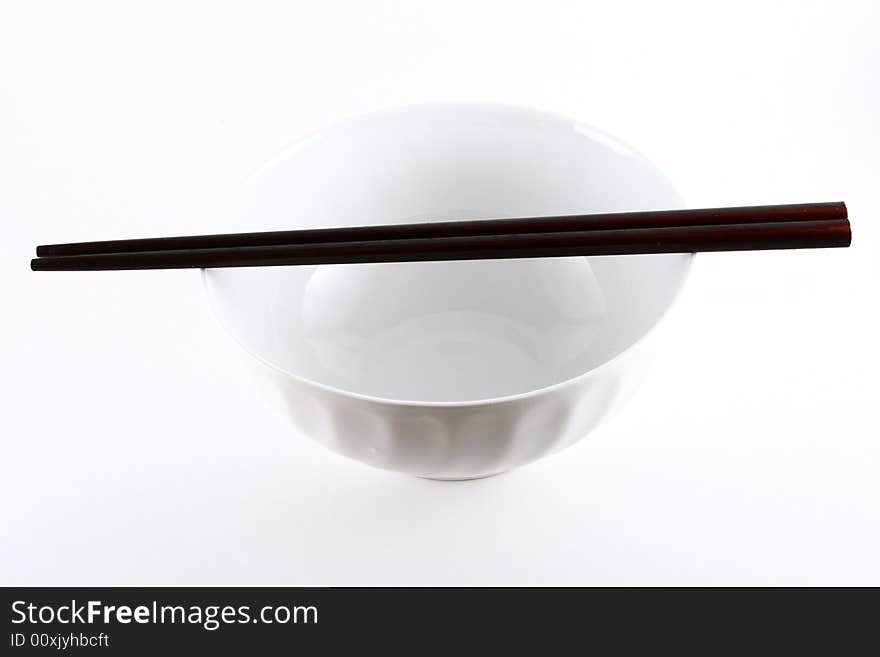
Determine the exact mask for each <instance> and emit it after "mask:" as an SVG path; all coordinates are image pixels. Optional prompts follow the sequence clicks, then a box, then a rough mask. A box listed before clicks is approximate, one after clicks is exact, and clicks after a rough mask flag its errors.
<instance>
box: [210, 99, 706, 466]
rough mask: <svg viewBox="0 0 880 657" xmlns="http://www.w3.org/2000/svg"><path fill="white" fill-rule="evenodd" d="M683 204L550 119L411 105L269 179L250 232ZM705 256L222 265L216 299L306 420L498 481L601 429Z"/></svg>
mask: <svg viewBox="0 0 880 657" xmlns="http://www.w3.org/2000/svg"><path fill="white" fill-rule="evenodd" d="M674 207H682V202H681V199H680V198H679V196H678V194H677V193H676V192H675V190H674V189H673V187H672V186H671V185H670V183H669V182H668V181H667V180H666V178H665V177H664V176H663V175H662V173H661V172H660V171H659V170H658V169H657V168H656V167H654V166H653V165H651V164H650V163H649V162H647V161H646V160H645V159H644V158H643V157H641V156H640V155H638V154H637V153H635V152H634V151H633V150H632V149H630V148H628V147H627V146H625V145H623V144H621V143H620V142H619V141H617V140H616V139H613V138H611V137H609V136H608V135H606V134H604V133H602V132H599V131H597V130H595V129H593V128H590V127H588V126H585V125H583V124H580V123H576V122H574V121H571V120H568V119H565V118H561V117H557V116H553V115H548V114H546V113H543V112H539V111H534V110H527V109H520V108H511V107H504V106H495V105H485V104H440V105H422V106H414V107H406V108H402V109H396V110H390V111H384V112H379V113H375V114H370V115H367V116H364V117H361V118H356V119H353V120H350V121H347V122H344V123H341V124H339V125H337V126H335V127H332V128H330V129H328V130H325V131H323V132H321V133H319V134H316V135H314V136H312V137H310V138H308V139H306V140H304V141H303V142H302V143H300V144H298V145H296V146H295V147H293V148H291V149H290V150H288V151H287V152H285V153H283V154H282V155H281V156H280V157H278V158H276V159H275V160H274V161H273V162H271V163H270V164H268V165H267V166H266V167H264V168H263V169H262V170H261V171H260V172H258V173H257V174H256V175H255V176H254V177H253V178H252V179H251V181H250V182H249V183H248V184H247V185H246V186H245V189H244V190H243V191H242V193H241V194H240V195H239V196H238V198H237V199H236V202H235V203H233V204H232V208H233V209H232V211H231V214H232V217H231V218H230V230H238V231H252V230H253V231H256V230H283V229H292V228H313V227H327V226H344V225H353V224H381V223H386V224H387V223H404V222H417V221H439V220H451V219H463V218H502V217H520V216H540V215H561V214H575V213H586V212H608V211H626V210H636V209H638V210H646V209H666V208H674ZM690 261H691V255H688V254H682V255H644V256H614V257H597V258H586V257H574V258H546V259H517V260H493V261H461V262H438V263H391V264H370V265H335V266H305V267H265V268H246V269H245V268H242V269H209V270H205V272H204V281H205V287H206V289H207V294H208V297H209V299H210V303H211V306H212V308H213V310H214V312H215V314H216V315H217V317H218V318H219V320H220V322H221V324H222V325H223V326H224V327H225V328H226V330H227V331H228V332H229V333H230V334H232V336H233V337H234V338H235V339H236V340H237V341H238V342H239V344H240V345H241V346H242V347H244V349H245V350H246V351H248V352H249V353H250V354H251V355H252V356H254V357H255V358H254V359H253V362H254V363H255V364H257V365H258V367H257V369H258V370H259V374H258V375H259V376H260V377H261V378H263V379H264V380H265V381H267V382H269V384H270V386H269V388H270V389H271V390H273V391H274V392H273V394H276V395H277V396H278V397H279V398H280V401H281V402H282V403H283V404H284V405H286V408H287V409H288V411H289V415H290V418H291V419H292V420H293V424H294V425H295V427H296V428H297V429H299V430H300V431H301V432H302V433H304V434H306V435H308V436H311V437H312V438H315V439H317V440H318V441H320V442H321V443H323V444H324V445H325V446H327V447H328V448H330V449H332V450H333V451H335V452H338V453H339V454H342V455H344V456H348V457H350V458H353V459H356V460H358V461H361V462H363V463H366V464H369V465H372V466H376V467H379V468H385V469H388V470H396V471H400V472H405V473H410V474H414V475H418V476H422V477H431V478H438V479H468V478H474V477H482V476H487V475H492V474H497V473H500V472H503V471H505V470H509V469H511V468H515V467H517V466H520V465H523V464H525V463H528V462H530V461H534V460H535V459H538V458H540V457H542V456H545V455H547V454H551V453H553V452H556V451H558V450H560V449H563V448H564V447H567V446H569V445H571V444H572V443H574V442H575V441H577V440H579V439H580V438H582V437H583V436H585V435H586V434H587V433H589V432H590V431H591V430H592V429H594V428H595V427H596V426H597V425H598V424H599V423H600V422H601V420H602V418H603V417H605V416H606V415H607V414H608V412H609V411H610V410H611V409H612V408H613V407H615V406H616V405H618V403H619V402H620V401H621V400H622V399H624V398H625V397H626V396H627V393H628V392H629V391H630V390H632V389H633V387H634V386H635V384H636V383H637V382H638V380H639V378H640V372H641V369H642V365H643V361H644V356H645V355H646V351H647V349H646V345H645V337H646V335H647V334H648V333H649V331H650V330H651V328H652V327H653V326H654V325H655V324H656V323H657V322H658V320H659V319H660V318H661V316H662V315H663V314H664V313H665V311H666V310H667V308H668V307H669V305H670V304H671V303H672V301H673V299H674V297H675V296H676V293H677V291H678V290H679V288H680V286H681V285H682V282H683V280H684V279H685V277H686V275H687V272H688V268H689V264H690Z"/></svg>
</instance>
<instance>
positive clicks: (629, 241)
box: [31, 203, 851, 271]
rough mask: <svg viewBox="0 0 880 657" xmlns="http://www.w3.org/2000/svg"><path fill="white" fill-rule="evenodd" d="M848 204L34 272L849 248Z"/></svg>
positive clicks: (154, 250) (647, 216) (429, 235)
mask: <svg viewBox="0 0 880 657" xmlns="http://www.w3.org/2000/svg"><path fill="white" fill-rule="evenodd" d="M850 241H851V233H850V225H849V221H848V220H847V211H846V205H844V204H843V203H806V204H799V205H765V206H752V207H739V208H714V209H701V210H663V211H653V212H625V213H613V214H586V215H569V216H561V217H534V218H524V219H484V220H475V221H445V222H437V223H420V224H399V225H381V226H355V227H346V228H320V229H312V230H292V231H276V232H261V233H231V234H221V235H194V236H186V237H158V238H149V239H133V240H114V241H103V242H78V243H72V244H49V245H42V246H38V247H37V256H38V257H37V258H36V259H34V260H31V269H33V270H34V271H77V270H118V269H182V268H191V267H267V266H276V265H328V264H352V263H371V262H419V261H432V260H483V259H498V258H548V257H563V256H602V255H623V254H641V253H691V252H698V251H752V250H763V249H808V248H828V247H845V246H849V245H850Z"/></svg>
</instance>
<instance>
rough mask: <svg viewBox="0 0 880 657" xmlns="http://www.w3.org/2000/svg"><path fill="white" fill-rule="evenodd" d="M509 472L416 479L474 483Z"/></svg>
mask: <svg viewBox="0 0 880 657" xmlns="http://www.w3.org/2000/svg"><path fill="white" fill-rule="evenodd" d="M507 472H509V470H502V471H501V472H491V473H489V474H484V475H476V476H474V477H418V478H419V479H427V480H428V481H476V480H477V479H488V478H489V477H497V476H498V475H503V474H505V473H507Z"/></svg>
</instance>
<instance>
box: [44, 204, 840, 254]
mask: <svg viewBox="0 0 880 657" xmlns="http://www.w3.org/2000/svg"><path fill="white" fill-rule="evenodd" d="M846 216H847V211H846V205H844V204H843V203H802V204H796V205H764V206H748V207H735V208H709V209H699V210H662V211H650V212H623V213H620V212H618V213H604V214H586V215H568V216H557V217H537V218H523V219H483V220H476V221H443V222H435V223H418V224H398V225H393V224H392V225H381V226H353V227H343V228H318V229H311V230H286V231H274V232H261V233H228V234H220V235H191V236H183V237H154V238H147V239H131V240H110V241H102V242H76V243H71V244H44V245H41V246H38V247H37V256H39V257H47V256H62V255H86V254H96V253H131V252H141V251H182V250H186V249H222V248H241V247H257V246H282V245H285V246H286V245H294V244H318V243H331V242H360V241H376V240H400V239H428V238H446V237H469V236H479V235H511V234H527V233H556V232H568V231H586V230H618V229H625V228H666V227H669V226H703V225H718V224H754V223H769V222H778V221H785V222H788V221H823V220H830V219H846Z"/></svg>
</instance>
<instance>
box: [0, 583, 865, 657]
mask: <svg viewBox="0 0 880 657" xmlns="http://www.w3.org/2000/svg"><path fill="white" fill-rule="evenodd" d="M2 591H3V598H4V613H3V615H4V618H5V629H6V633H5V636H4V637H3V644H5V646H4V650H3V654H9V655H17V654H21V655H26V654H30V653H34V652H40V653H48V652H50V651H51V652H54V653H56V654H67V653H70V652H73V653H76V654H126V655H137V654H151V655H155V654H157V653H166V654H168V653H170V654H178V653H187V652H190V651H198V652H199V653H200V654H201V653H203V652H205V651H214V650H217V651H223V652H224V653H225V652H229V651H232V652H237V653H249V652H252V651H254V650H270V649H271V650H273V651H275V650H281V649H284V650H300V649H308V650H310V651H311V650H316V651H319V654H326V653H328V652H331V651H334V652H335V651H336V650H340V651H341V650H342V649H343V648H348V649H350V648H351V647H352V646H357V645H360V646H361V647H362V648H363V649H370V650H371V651H372V650H383V651H385V652H394V653H397V652H416V651H422V650H423V649H425V648H428V647H430V648H431V649H432V651H436V650H438V649H443V650H455V651H461V650H464V651H465V652H469V651H471V650H472V649H473V648H474V647H475V645H476V643H477V642H479V643H481V644H483V645H487V646H494V647H498V646H501V645H511V644H513V645H517V646H521V645H522V642H524V641H539V642H547V643H548V645H551V644H557V643H559V644H560V645H561V644H562V643H569V644H570V642H572V641H576V642H578V643H579V644H580V645H581V646H582V647H583V648H588V647H590V646H595V644H596V642H597V641H599V640H601V641H602V642H603V645H612V646H614V647H616V648H618V649H623V648H632V649H636V648H641V649H642V650H643V649H644V647H645V645H646V644H645V642H646V641H648V642H652V643H654V644H656V645H657V646H658V647H659V646H661V645H665V646H668V647H670V646H677V647H682V646H684V645H687V644H691V645H697V646H700V645H702V646H703V647H705V648H706V649H710V648H714V647H718V646H719V645H724V646H726V647H733V646H737V647H740V648H746V649H751V648H754V647H756V644H755V643H754V642H755V641H758V642H759V643H760V646H761V647H762V648H768V647H771V646H776V647H778V648H790V647H791V645H792V643H797V642H798V641H799V640H803V639H804V638H807V639H809V641H810V642H811V645H812V646H813V647H816V646H817V645H821V639H822V635H823V634H829V633H830V632H831V631H832V630H833V627H834V626H833V621H834V620H835V617H836V618H837V619H838V620H842V621H843V622H845V623H846V626H847V628H846V632H845V633H841V634H831V635H829V636H830V637H831V638H832V639H833V643H832V644H829V647H831V646H832V645H833V647H834V648H835V650H836V651H839V650H840V649H841V648H842V647H843V646H845V645H846V644H847V643H848V642H850V641H856V640H857V637H858V636H859V631H868V630H869V629H870V628H871V627H872V625H873V618H874V616H875V614H876V605H875V604H874V605H864V604H862V603H861V601H860V600H857V599H856V596H854V595H852V592H849V591H828V590H825V591H820V590H799V591H794V590H788V591H785V590H779V589H777V590H745V589H738V590H729V591H719V590H711V589H694V590H686V589H677V590H666V589H520V588H517V589H513V588H511V589H488V588H485V589H483V588H477V589H458V588H441V589H424V588H374V589H367V588H334V589H328V588H249V587H242V588H236V587H217V588H151V587H146V588H128V587H126V588H7V589H2ZM870 597H872V598H873V597H874V595H871V596H870ZM703 637H708V639H704V638H703ZM756 637H759V638H756ZM705 641H708V643H704V642H705Z"/></svg>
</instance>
